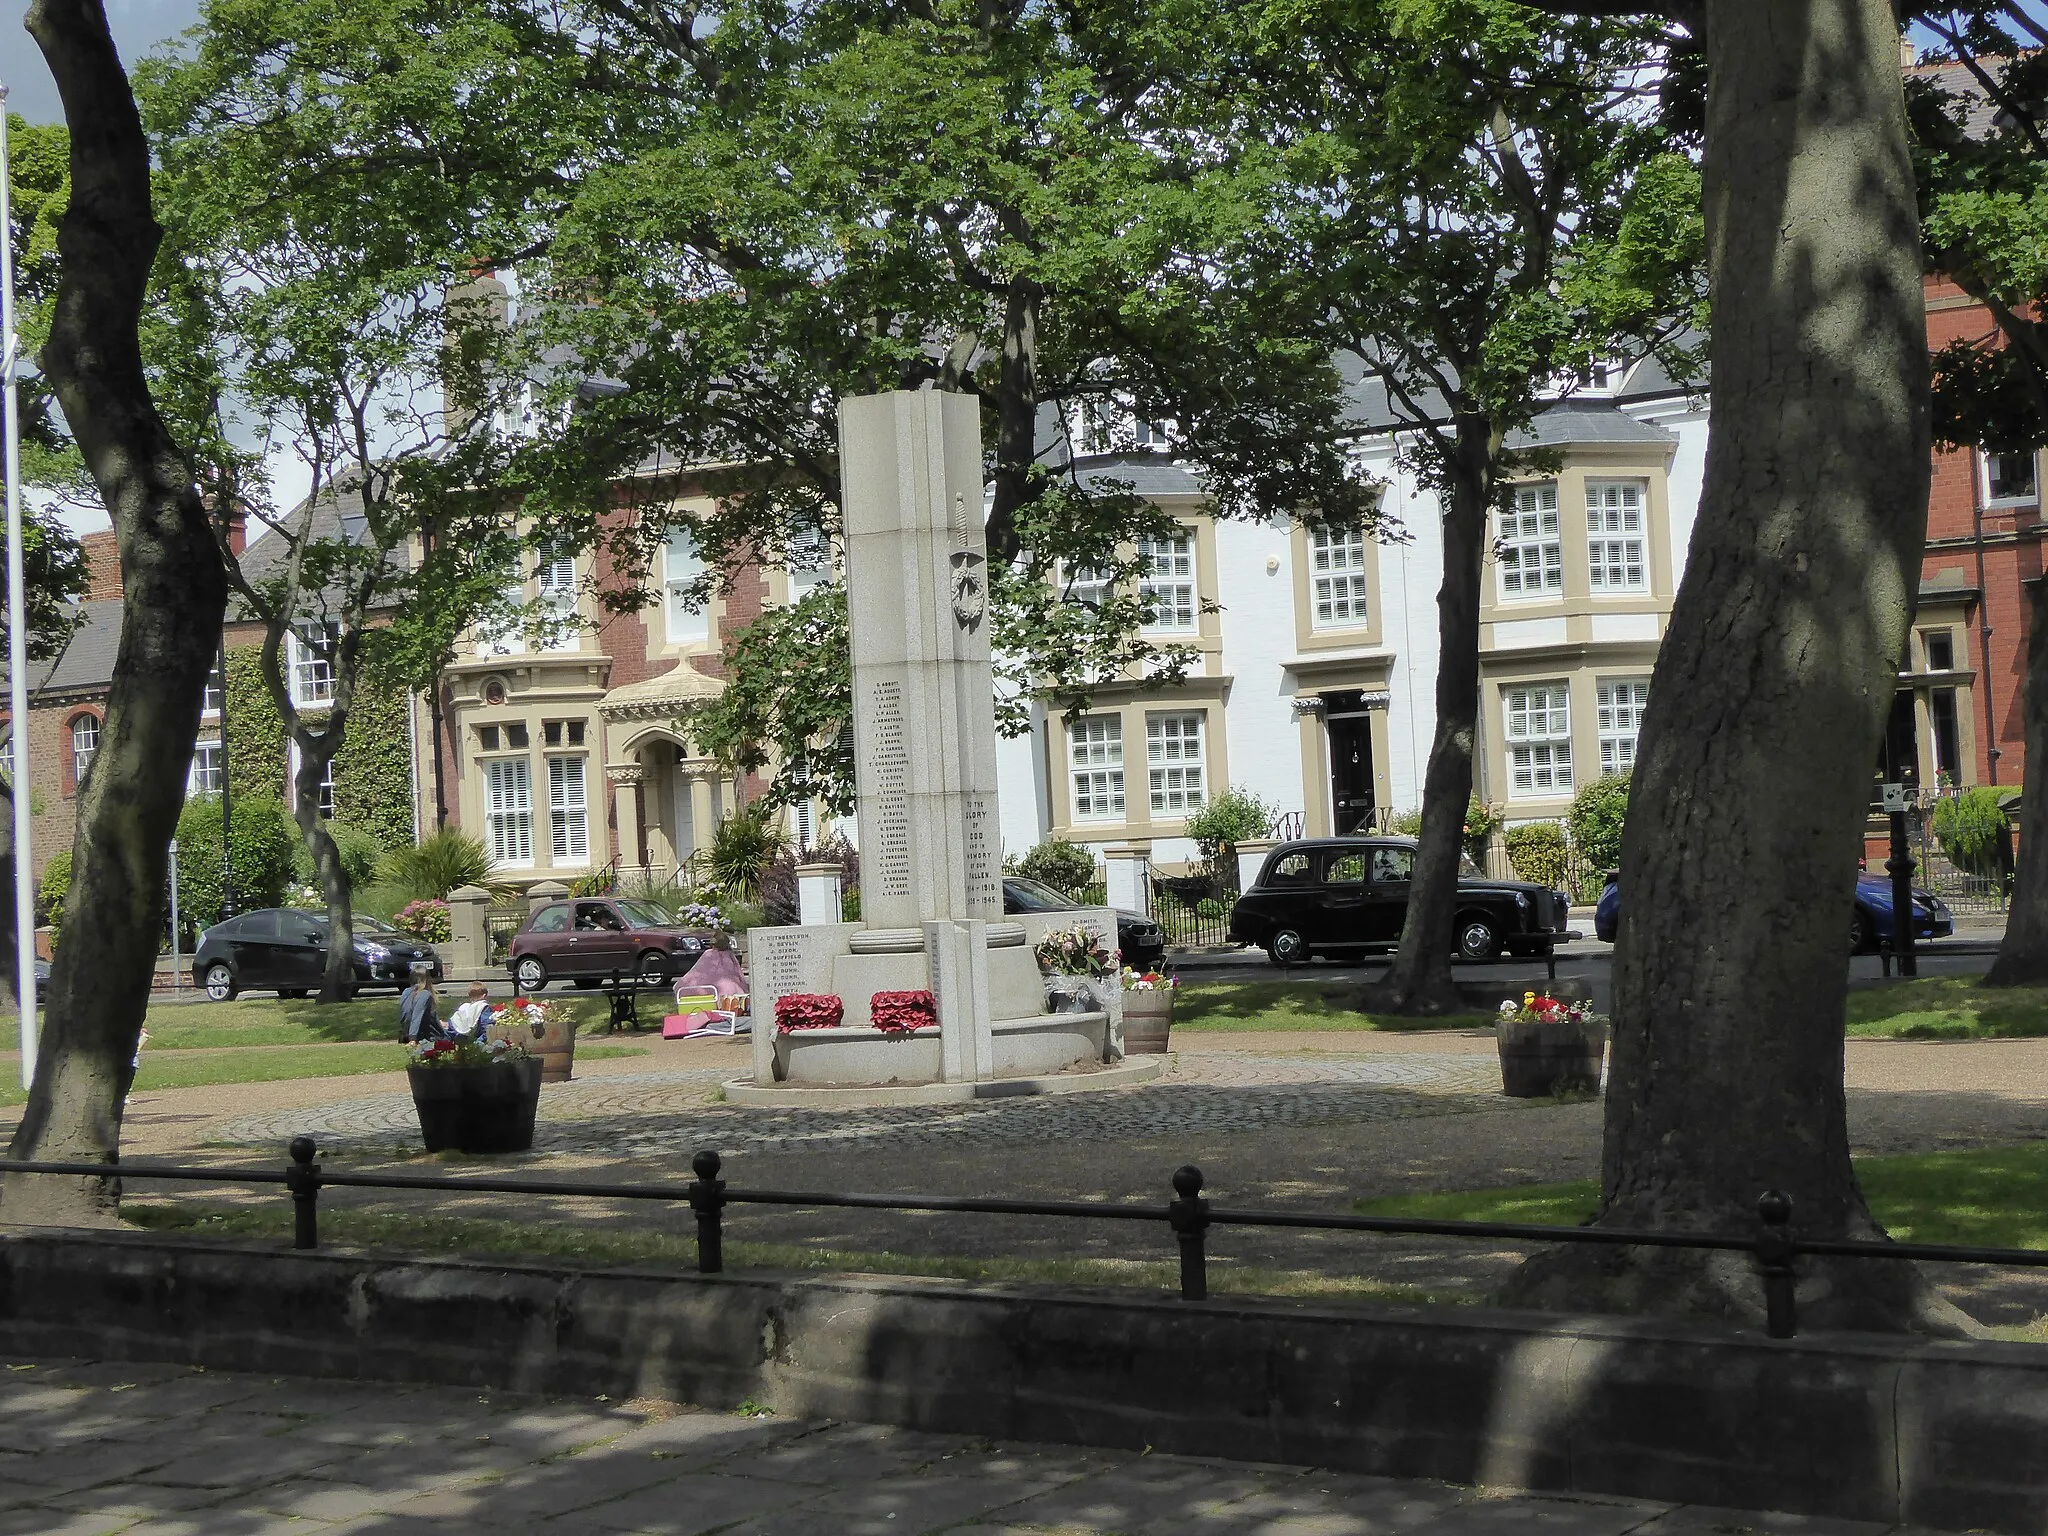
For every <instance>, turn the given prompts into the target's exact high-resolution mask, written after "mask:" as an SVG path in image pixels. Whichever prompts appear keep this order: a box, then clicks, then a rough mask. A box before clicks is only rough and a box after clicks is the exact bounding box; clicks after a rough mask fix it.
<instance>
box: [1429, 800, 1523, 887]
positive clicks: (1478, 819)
mask: <svg viewBox="0 0 2048 1536" xmlns="http://www.w3.org/2000/svg"><path fill="white" fill-rule="evenodd" d="M1415 814H1416V818H1417V821H1418V823H1419V822H1420V819H1421V815H1422V813H1421V812H1420V811H1417V812H1416V813H1415ZM1507 819H1508V818H1507V812H1505V811H1504V810H1502V809H1501V808H1500V807H1499V806H1497V805H1487V804H1486V803H1485V802H1484V801H1482V800H1481V799H1480V798H1479V797H1478V796H1477V795H1474V796H1473V797H1472V803H1471V804H1470V805H1468V806H1466V807H1465V857H1466V858H1468V859H1470V860H1471V861H1472V862H1473V863H1474V864H1477V865H1478V866H1479V867H1480V868H1481V869H1484V868H1486V845H1487V843H1488V842H1489V841H1490V840H1491V839H1492V837H1493V834H1494V833H1496V832H1498V831H1499V830H1500V829H1501V828H1502V827H1503V826H1505V825H1506V824H1507Z"/></svg>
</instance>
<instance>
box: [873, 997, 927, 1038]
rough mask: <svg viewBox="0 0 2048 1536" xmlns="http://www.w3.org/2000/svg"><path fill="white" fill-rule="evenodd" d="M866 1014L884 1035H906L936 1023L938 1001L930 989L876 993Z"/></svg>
mask: <svg viewBox="0 0 2048 1536" xmlns="http://www.w3.org/2000/svg"><path fill="white" fill-rule="evenodd" d="M868 1017H869V1018H870V1019H871V1020H873V1022H874V1026H875V1028H877V1029H879V1030H881V1031H882V1033H883V1034H885V1035H899V1034H908V1033H909V1032H910V1031H911V1030H913V1029H922V1028H924V1027H925V1026H926V1025H928V1024H936V1023H938V1022H939V1004H938V1000H937V999H936V998H934V997H933V996H932V995H931V993H929V992H877V993H876V994H875V995H874V996H873V997H872V998H871V999H869V1001H868Z"/></svg>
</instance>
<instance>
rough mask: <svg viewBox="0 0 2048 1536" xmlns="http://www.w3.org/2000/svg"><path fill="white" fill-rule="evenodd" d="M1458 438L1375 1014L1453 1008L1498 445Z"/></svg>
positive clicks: (1460, 430) (1462, 421) (1366, 997)
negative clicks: (1417, 751) (1418, 748)
mask: <svg viewBox="0 0 2048 1536" xmlns="http://www.w3.org/2000/svg"><path fill="white" fill-rule="evenodd" d="M1457 434H1458V435H1457V441H1456V444H1455V446H1454V448H1453V454H1454V457H1455V461H1456V462H1455V463H1454V464H1453V466H1452V467H1451V470H1452V472H1451V475H1450V480H1451V491H1450V507H1449V510H1448V511H1446V513H1445V514H1444V519H1443V531H1444V579H1443V585H1442V586H1441V587H1440V588H1439V589H1438V591H1437V596H1436V612H1437V672H1436V734H1435V735H1434V737H1432V739H1431V741H1430V747H1429V767H1428V768H1427V769H1426V770H1425V771H1424V774H1423V780H1422V836H1421V838H1420V839H1419V840H1418V845H1417V847H1416V850H1415V874H1414V881H1413V884H1411V885H1410V886H1409V890H1408V916H1407V919H1406V920H1405V921H1404V922H1403V923H1402V925H1401V948H1400V950H1399V951H1398V952H1397V953H1396V954H1395V956H1394V963H1393V964H1392V965H1391V966H1389V967H1388V969H1387V974H1386V975H1385V976H1383V977H1381V978H1380V979H1379V980H1378V981H1377V982H1374V983H1373V984H1372V985H1371V986H1368V987H1367V988H1365V990H1364V992H1363V994H1362V995H1361V1002H1362V1005H1363V1006H1364V1007H1365V1008H1366V1009H1368V1010H1370V1011H1373V1012H1378V1013H1406V1014H1443V1013H1455V1012H1457V1011H1458V1008H1459V1002H1458V988H1457V984H1456V983H1455V982H1453V981H1452V979H1451V955H1452V952H1453V951H1454V949H1455V948H1456V943H1457V939H1456V932H1457V922H1458V911H1457V904H1458V861H1459V857H1460V855H1461V854H1462V853H1463V851H1464V847H1465V812H1466V809H1467V807H1468V806H1469V805H1470V804H1471V801H1472V744H1473V741H1474V739H1475V737H1476V735H1477V733H1478V726H1479V582H1480V578H1481V575H1482V573H1483V566H1484V561H1485V555H1486V513H1487V510H1488V507H1489V506H1490V505H1491V503H1492V499H1493V464H1494V460H1495V455H1496V453H1497V451H1498V442H1497V439H1496V435H1495V434H1494V433H1493V432H1492V430H1491V428H1490V426H1489V424H1488V423H1487V422H1486V421H1485V419H1484V418H1480V417H1472V416H1463V417H1460V418H1459V421H1458V425H1457Z"/></svg>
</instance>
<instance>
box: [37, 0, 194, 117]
mask: <svg viewBox="0 0 2048 1536" xmlns="http://www.w3.org/2000/svg"><path fill="white" fill-rule="evenodd" d="M106 7H107V25H108V26H110V27H112V28H113V31H114V46H115V47H117V48H119V49H120V50H121V59H122V62H124V63H126V64H129V65H131V66H132V65H133V64H134V62H135V60H137V59H139V58H141V57H142V55H144V54H145V53H147V52H149V50H150V49H152V48H154V47H155V46H156V45H157V44H158V43H160V42H162V41H163V40H164V39H165V38H167V37H176V36H177V35H178V34H179V33H180V32H182V31H184V30H185V29H186V28H187V27H189V26H191V25H192V24H193V23H194V22H196V21H198V20H199V0H106ZM27 10H28V8H27V7H26V6H25V5H22V4H20V3H18V0H17V3H15V4H12V5H9V6H7V8H6V14H7V19H6V21H5V22H4V23H0V80H4V81H5V82H6V83H7V105H8V107H9V108H10V109H11V110H13V111H16V112H19V113H20V114H21V115H22V116H23V117H25V118H27V119H28V120H29V121H30V122H32V123H59V122H62V121H63V120H64V109H63V108H62V106H60V105H59V104H58V101H57V82H56V81H54V80H52V79H51V78H50V71H49V70H48V69H47V68H45V67H44V64H43V55H42V50H40V49H39V48H37V47H36V45H35V41H34V40H33V39H32V38H30V36H29V35H28V33H27V32H25V31H23V30H22V26H21V19H22V17H23V16H24V15H26V14H27Z"/></svg>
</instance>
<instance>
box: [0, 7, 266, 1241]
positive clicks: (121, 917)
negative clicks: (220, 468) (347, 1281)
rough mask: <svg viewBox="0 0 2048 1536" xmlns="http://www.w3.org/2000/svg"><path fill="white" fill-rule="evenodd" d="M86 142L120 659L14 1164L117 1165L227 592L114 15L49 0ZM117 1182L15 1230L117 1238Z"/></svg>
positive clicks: (45, 1200)
mask: <svg viewBox="0 0 2048 1536" xmlns="http://www.w3.org/2000/svg"><path fill="white" fill-rule="evenodd" d="M28 30H29V32H30V33H31V34H32V35H33V36H34V38H35V40H36V43H37V45H38V46H39V47H40V48H41V50H42V53H43V57H44V59H45V60H46V61H47V62H48V64H49V66H50V72H51V74H52V75H54V76H55V77H56V81H57V89H58V92H59V94H60V97H61V99H62V101H63V104H64V117H65V121H66V123H67V124H68V125H69V127H70V131H71V143H70V161H69V163H70V183H71V185H70V196H69V200H68V202H67V204H66V207H65V210H64V214H63V217H62V221H61V223H60V224H59V226H58V234H57V250H58V261H59V269H58V279H57V290H56V293H55V296H54V299H53V301H52V304H51V308H50V320H49V330H48V334H47V336H46V338H45V339H44V341H43V345H42V348H41V351H40V354H39V361H40V363H41V367H42V372H43V376H44V378H46V379H47V380H48V381H49V385H50V388H51V390H52V392H53V394H54V395H55V398H56V403H57V406H58V408H59V410H60V411H61V413H62V417H63V421H64V424H65V427H66V428H67V429H68V431H69V432H70V434H71V437H72V439H73V441H74V442H75V443H76V445H77V449H78V452H79V455H80V458H81V460H82V461H83V463H84V465H85V467H86V470H87V472H88V473H89V474H90V475H91V478H92V481H93V485H94V487H95V489H96V490H97V492H98V495H99V499H100V501H101V503H102V505H104V506H105V507H106V509H107V512H108V514H109V515H110V516H111V517H112V519H113V523H114V531H115V535H116V538H117V540H118V543H119V546H120V553H121V574H122V582H123V613H122V624H121V641H120V646H119V649H118V650H117V652H116V654H115V659H114V673H113V679H112V682H111V685H110V687H109V690H108V697H107V710H106V718H105V720H104V722H103V724H102V727H101V733H100V746H99V751H98V753H97V755H96V756H95V758H94V760H93V768H92V772H91V773H90V774H88V775H87V776H86V781H85V783H84V784H83V785H82V786H81V787H80V791H79V798H78V831H77V835H76V839H75V842H74V844H73V859H72V869H73V876H72V886H71V895H70V898H69V901H68V903H67V907H66V917H65V928H64V938H65V942H64V943H63V944H61V945H60V946H58V950H57V956H56V961H55V964H54V967H53V972H52V976H51V987H50V999H49V1006H48V1008H47V1010H46V1011H45V1014H44V1024H43V1036H42V1047H43V1050H42V1055H41V1057H40V1060H39V1062H38V1065H37V1070H36V1075H35V1082H34V1085H33V1086H32V1088H31V1089H30V1091H29V1098H28V1104H27V1107H26V1109H25V1110H24V1112H23V1115H22V1119H21V1123H20V1125H19V1126H18V1127H17V1129H16V1131H15V1134H14V1137H13V1140H12V1142H11V1144H10V1148H9V1151H10V1155H11V1156H13V1157H17V1158H23V1157H31V1158H32V1157H55V1158H66V1159H73V1160H77V1161H83V1162H102V1163H107V1164H109V1165H111V1164H112V1163H113V1162H114V1160H115V1158H116V1156H117V1154H118V1151H119V1146H120V1133H121V1107H122V1103H123V1101H124V1100H125V1099H126V1097H127V1092H128V1085H129V1081H130V1078H131V1074H132V1066H131V1063H132V1062H133V1059H134V1055H135V1042H136V1039H137V1037H138V1035H139V1034H140V1032H141V1028H142V1016H143V1012H144V1010H145V1009H146V1008H147V1006H148V1002H149V991H150V980H151V977H152V976H153V975H154V973H155V969H156V955H157V947H158V942H159V940H160V937H161V935H162V933H163V923H164V902H165V882H166V876H167V873H168V862H169V860H168V848H169V844H170V839H171V834H172V831H173V830H174V828H175V827H176V825H177V820H178V813H179V811H180V810H181V809H182V807H183V805H184V799H185V775H186V771H187V767H188V765H189V764H190V763H191V760H192V745H193V741H194V739H195V738H196V737H197V735H198V730H199V709H200V696H201V693H202V690H203V689H204V688H205V685H206V679H207V675H208V673H209V672H210V671H211V670H212V666H213V657H214V651H215V648H216V646H217V644H218V641H219V634H220V622H221V615H222V613H223V611H224V609H225V606H226V598H227V588H226V582H225V579H224V577H223V575H222V572H221V565H220V559H219V557H218V555H217V553H216V551H215V542H214V533H213V528H212V526H211V523H210V520H209V518H208V514H207V509H206V507H205V505H204V503H203V502H202V500H201V498H200V494H199V489H198V486H197V485H196V484H195V483H194V480H193V477H192V472H191V469H190V466H189V464H188V462H187V460H186V458H185V456H184V454H183V453H182V452H181V451H180V449H179V446H178V444H177V443H176V441H175V440H174V439H173V438H172V436H171V434H170V432H169V430H168V429H167V428H166V427H165V425H164V421H163V418H162V417H161V416H160V415H159V413H158V411H157V408H156V404H155V402H154V400H153V399H152V397H151V393H150V385H149V381H148V378H147V377H146V375H145V373H144V369H143V358H142V348H141V342H140V328H141V317H142V310H143V304H144V298H145V292H146V289H147V286H148V282H149V276H150V267H151V263H152V261H153V259H154V257H155V254H156V250H157V246H158V241H159V238H160V230H159V228H158V225H157V222H156V219H155V217H154V215H153V213H152V207H151V197H150V158H149V146H148V143H147V141H146V139H145V138H144V135H143V129H142V120H141V117H140V114H139V113H138V112H137V111H136V107H135V98H134V95H133V93H132V92H131V90H130V89H129V84H128V77H127V74H126V72H125V71H124V70H123V69H122V67H121V60H120V57H119V55H118V54H117V53H116V51H115V48H114V43H113V39H112V37H111V35H110V34H109V33H108V30H107V19H106V13H105V11H104V9H103V8H102V6H101V5H100V3H99V0H34V3H33V4H32V5H31V6H30V7H29V12H28ZM114 1193H115V1192H114V1188H113V1182H112V1181H111V1180H109V1179H96V1178H95V1179H68V1178H67V1179H50V1178H45V1179H15V1180H10V1181H9V1183H8V1185H7V1187H6V1189H5V1192H4V1197H0V1210H4V1212H5V1215H6V1218H7V1219H8V1220H10V1221H58V1222H63V1221H83V1220H93V1219H103V1218H104V1217H105V1216H106V1214H107V1213H108V1212H109V1211H110V1208H111V1202H112V1200H113V1198H114Z"/></svg>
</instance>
